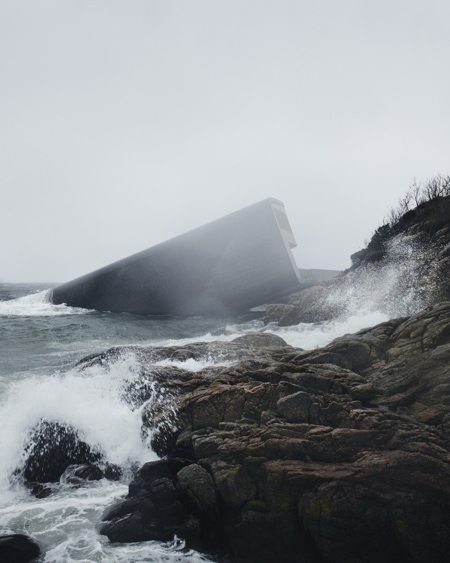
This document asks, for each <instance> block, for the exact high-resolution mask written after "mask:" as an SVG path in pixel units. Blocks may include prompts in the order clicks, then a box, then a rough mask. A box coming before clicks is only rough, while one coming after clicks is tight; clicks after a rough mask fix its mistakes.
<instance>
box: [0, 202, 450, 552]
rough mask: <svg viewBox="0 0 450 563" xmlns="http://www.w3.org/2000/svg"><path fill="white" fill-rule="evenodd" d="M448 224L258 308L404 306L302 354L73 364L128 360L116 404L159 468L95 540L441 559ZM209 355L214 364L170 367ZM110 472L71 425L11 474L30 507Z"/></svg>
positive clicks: (257, 345) (259, 348) (402, 238)
mask: <svg viewBox="0 0 450 563" xmlns="http://www.w3.org/2000/svg"><path fill="white" fill-rule="evenodd" d="M449 213H450V196H447V197H445V198H438V199H437V200H433V201H431V202H428V203H426V204H420V205H419V206H418V207H417V208H416V209H415V210H412V211H409V212H408V213H406V214H405V215H404V216H402V217H401V218H400V219H399V220H398V222H397V223H396V224H395V225H393V226H391V227H387V226H384V227H382V228H380V229H378V230H377V232H376V234H375V235H374V237H373V239H372V241H371V242H370V243H369V245H368V247H367V248H366V249H363V250H362V251H360V252H358V253H356V255H354V256H355V257H356V258H355V263H354V267H353V268H352V269H351V270H350V271H348V272H346V274H345V275H344V276H342V277H341V278H339V279H338V280H335V281H330V282H326V283H323V284H319V285H317V286H314V287H311V288H309V289H307V290H304V291H302V292H300V293H298V294H294V295H293V296H291V297H290V299H289V300H288V302H284V303H277V304H274V305H272V306H269V307H268V309H267V318H266V321H267V322H268V323H269V322H277V323H278V324H279V325H282V326H289V325H292V324H297V323H299V322H321V321H326V320H329V319H335V318H336V317H339V316H340V315H342V314H343V313H344V315H345V314H347V315H348V313H349V308H348V307H349V305H355V306H356V308H357V307H359V306H360V303H358V299H359V297H358V295H357V294H356V293H355V291H354V290H355V287H357V285H358V283H359V285H360V286H362V289H363V291H362V294H361V299H362V301H364V300H366V299H368V298H373V295H372V294H373V293H374V292H375V290H376V288H378V287H381V290H382V291H381V293H380V295H379V302H378V303H375V305H376V306H377V307H378V306H379V310H381V311H383V312H384V313H386V314H387V317H392V314H391V313H392V310H396V311H398V310H399V308H398V301H399V300H401V301H402V303H404V304H405V306H404V309H403V311H404V316H402V317H400V318H393V319H392V320H389V321H387V322H384V323H381V324H378V325H376V326H373V327H371V328H367V329H364V330H361V331H359V332H357V333H356V334H347V335H345V336H342V337H339V338H337V339H335V340H334V341H332V342H331V343H330V344H328V345H327V346H325V347H323V348H317V349H314V350H309V351H304V350H301V349H299V348H293V347H292V346H289V345H288V344H286V343H285V342H284V341H283V340H282V339H281V338H280V337H279V336H276V335H273V334H270V333H268V332H259V333H255V334H248V335H245V336H242V337H239V338H236V339H235V340H233V341H232V342H227V343H224V342H212V343H197V344H190V345H186V346H172V347H138V346H128V347H119V348H112V349H110V350H107V351H105V352H103V353H101V354H94V355H91V356H89V357H86V358H83V359H82V360H81V361H80V362H79V363H78V367H79V368H80V369H81V370H83V369H85V368H88V367H90V366H93V365H94V366H95V365H108V364H114V363H115V362H116V361H118V360H120V359H121V358H122V356H123V355H126V354H130V353H132V354H134V355H135V357H136V358H137V360H138V364H139V365H140V366H141V367H140V372H139V374H138V378H137V380H136V381H135V382H133V385H132V386H131V387H130V389H125V390H124V392H126V394H127V397H128V399H129V400H130V401H131V402H132V404H133V405H134V406H136V408H142V438H143V439H147V440H149V441H150V443H151V446H152V448H153V450H154V451H155V452H156V453H157V454H158V455H159V456H160V459H159V460H158V461H155V462H150V463H147V464H145V465H143V466H142V467H140V468H136V471H135V473H134V477H133V479H132V481H131V482H130V483H129V489H128V495H127V496H126V498H124V499H121V500H119V501H117V502H116V503H115V504H114V505H112V506H110V507H109V508H108V509H107V510H106V511H105V513H104V514H103V517H102V523H101V525H100V528H99V531H100V533H101V534H103V535H105V536H107V537H108V538H109V540H110V541H111V542H141V541H148V540H158V541H170V540H172V538H173V537H174V536H177V537H178V538H181V539H182V540H184V541H185V542H186V545H187V547H188V548H193V549H196V550H198V551H200V552H202V553H205V554H207V555H208V556H209V557H211V558H213V559H214V560H216V561H224V562H227V563H341V562H345V563H362V562H366V563H410V562H416V563H440V562H442V563H444V562H447V561H450V282H449V280H450V226H449V223H448V217H449ZM388 231H389V232H388ZM390 268H391V270H390ZM392 271H395V276H394V277H392V276H391V277H390V278H389V275H390V274H391V273H392ZM386 275H387V276H388V277H386ZM383 276H384V277H383ZM355 280H356V281H357V282H358V283H355ZM367 280H369V282H370V283H372V286H371V287H372V289H371V287H369V288H367V286H366V285H365V283H366V281H367ZM392 280H394V281H392ZM386 281H389V284H388V283H385V282H386ZM349 287H350V289H351V292H350V293H351V295H350V297H351V299H350V298H348V297H349V294H348V290H349ZM346 292H347V293H346ZM392 305H393V306H392ZM427 305H429V306H427ZM377 310H378V309H377ZM400 314H403V313H400ZM205 358H214V360H215V362H216V364H217V362H220V363H221V364H222V365H214V366H212V367H208V368H205V369H203V370H201V371H199V372H192V371H187V370H185V369H182V368H181V367H175V366H174V365H171V362H173V361H178V362H183V361H186V360H190V359H193V360H200V361H203V360H204V359H205ZM166 360H168V362H166V363H165V361H166ZM155 364H156V365H155ZM178 365H180V364H178ZM121 471H122V470H121V468H120V467H117V466H114V465H113V464H110V463H108V460H107V459H105V458H104V455H103V454H102V452H101V451H97V450H96V449H95V448H92V447H90V446H89V445H88V444H86V443H84V442H83V440H82V439H81V438H80V436H79V435H78V433H77V431H76V429H74V428H71V427H70V426H66V425H64V424H60V423H54V422H48V421H45V420H43V421H41V422H40V423H39V424H38V425H37V426H36V428H35V429H34V435H33V436H32V439H31V440H30V445H29V447H28V449H27V450H26V452H25V456H24V465H23V467H20V468H17V471H16V473H15V478H17V479H20V480H22V481H23V482H25V484H27V486H28V487H29V488H30V490H31V492H32V494H34V495H35V496H38V497H39V498H43V497H45V496H48V495H51V494H52V487H53V485H52V483H58V482H59V479H60V477H61V475H63V474H64V479H66V481H67V482H68V483H72V484H73V485H74V486H81V485H82V484H83V481H84V482H85V481H86V480H94V479H102V478H106V479H119V478H121ZM68 472H69V473H68ZM38 552H39V546H37V545H36V544H35V543H34V542H33V541H32V539H31V538H28V537H27V536H20V535H16V536H14V535H12V536H4V537H0V559H1V558H2V557H4V558H5V557H6V559H5V560H8V561H31V560H32V559H33V557H36V554H37V553H38ZM14 557H16V559H14Z"/></svg>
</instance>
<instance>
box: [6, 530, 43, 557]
mask: <svg viewBox="0 0 450 563" xmlns="http://www.w3.org/2000/svg"><path fill="white" fill-rule="evenodd" d="M40 554H41V549H40V547H39V545H38V544H37V543H36V542H35V541H34V540H33V539H32V538H30V537H29V536H26V535H24V534H11V535H6V536H0V561H4V562H5V563H29V562H30V561H34V560H35V559H36V558H37V557H39V555H40Z"/></svg>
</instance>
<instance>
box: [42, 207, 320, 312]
mask: <svg viewBox="0 0 450 563" xmlns="http://www.w3.org/2000/svg"><path fill="white" fill-rule="evenodd" d="M295 246H296V241H295V238H294V235H293V232H292V229H291V226H290V224H289V220H288V218H287V215H286V211H285V208H284V205H283V203H282V202H281V201H279V200H277V199H274V198H268V199H265V200H263V201H260V202H258V203H255V204H253V205H250V206H248V207H245V208H243V209H240V210H239V211H235V212H234V213H231V214H229V215H226V216H224V217H222V218H220V219H217V220H215V221H212V222H211V223H208V224H206V225H203V226H201V227H198V228H196V229H193V230H192V231H189V232H187V233H185V234H183V235H180V236H177V237H175V238H173V239H170V240H168V241H166V242H163V243H160V244H158V245H156V246H153V247H151V248H148V249H147V250H143V251H142V252H139V253H137V254H134V255H132V256H129V257H127V258H124V259H122V260H119V261H117V262H114V263H113V264H110V265H108V266H105V267H103V268H100V269H99V270H96V271H94V272H91V273H89V274H86V275H85V276H82V277H80V278H77V279H75V280H72V281H70V282H67V283H65V284H62V285H60V286H58V287H56V288H54V290H53V296H52V300H53V302H54V303H55V304H60V303H66V304H67V305H70V306H72V307H82V308H88V309H96V310H99V311H111V312H127V313H133V314H139V315H217V314H220V315H221V314H228V313H230V312H239V311H247V310H249V309H251V308H253V307H256V306H258V305H262V304H264V303H268V302H270V301H273V300H275V299H278V298H280V297H283V296H286V295H288V294H289V293H292V292H294V291H298V290H299V289H301V288H302V287H304V286H305V285H310V284H311V283H310V280H308V279H307V278H308V276H304V275H303V276H302V273H301V271H300V270H299V269H298V268H297V265H296V263H295V259H294V257H293V254H292V248H294V247H295Z"/></svg>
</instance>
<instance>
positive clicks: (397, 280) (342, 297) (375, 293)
mask: <svg viewBox="0 0 450 563" xmlns="http://www.w3.org/2000/svg"><path fill="white" fill-rule="evenodd" d="M427 254H428V250H427V249H425V248H423V247H422V246H421V245H419V244H418V243H416V242H414V240H412V239H411V237H406V236H404V235H399V236H397V237H395V238H394V239H392V240H391V241H390V242H389V243H388V247H387V253H386V256H385V259H384V260H383V261H382V262H381V263H375V264H369V265H368V266H365V267H361V268H358V269H356V270H355V271H354V272H350V273H349V274H348V275H347V276H346V277H345V278H343V280H342V283H338V284H337V285H336V286H335V287H334V288H333V289H332V290H331V292H330V293H329V295H328V296H327V300H326V305H327V306H329V307H331V308H332V309H334V310H336V311H337V312H338V313H339V316H340V317H344V316H347V317H348V316H352V315H365V314H371V313H375V312H378V313H382V314H384V315H386V317H387V318H394V317H402V316H405V315H412V314H414V313H417V312H419V311H420V310H421V309H423V308H424V307H426V306H427V304H428V303H427V296H428V295H429V293H430V280H429V279H428V276H427V272H426V266H425V265H426V264H427V262H428V256H427Z"/></svg>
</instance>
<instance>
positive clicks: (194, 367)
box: [155, 358, 233, 372]
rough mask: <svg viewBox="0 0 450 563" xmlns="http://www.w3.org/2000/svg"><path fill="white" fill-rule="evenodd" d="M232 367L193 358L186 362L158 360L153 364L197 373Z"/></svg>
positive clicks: (226, 362) (227, 363)
mask: <svg viewBox="0 0 450 563" xmlns="http://www.w3.org/2000/svg"><path fill="white" fill-rule="evenodd" d="M231 365H233V362H230V361H226V360H223V361H221V360H220V359H215V358H204V359H202V360H195V359H194V358H188V359H187V360H184V361H180V360H170V359H167V360H160V361H159V362H156V363H155V366H173V367H177V368H180V369H184V370H186V371H192V372H198V371H201V370H203V369H206V368H210V367H226V366H231Z"/></svg>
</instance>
